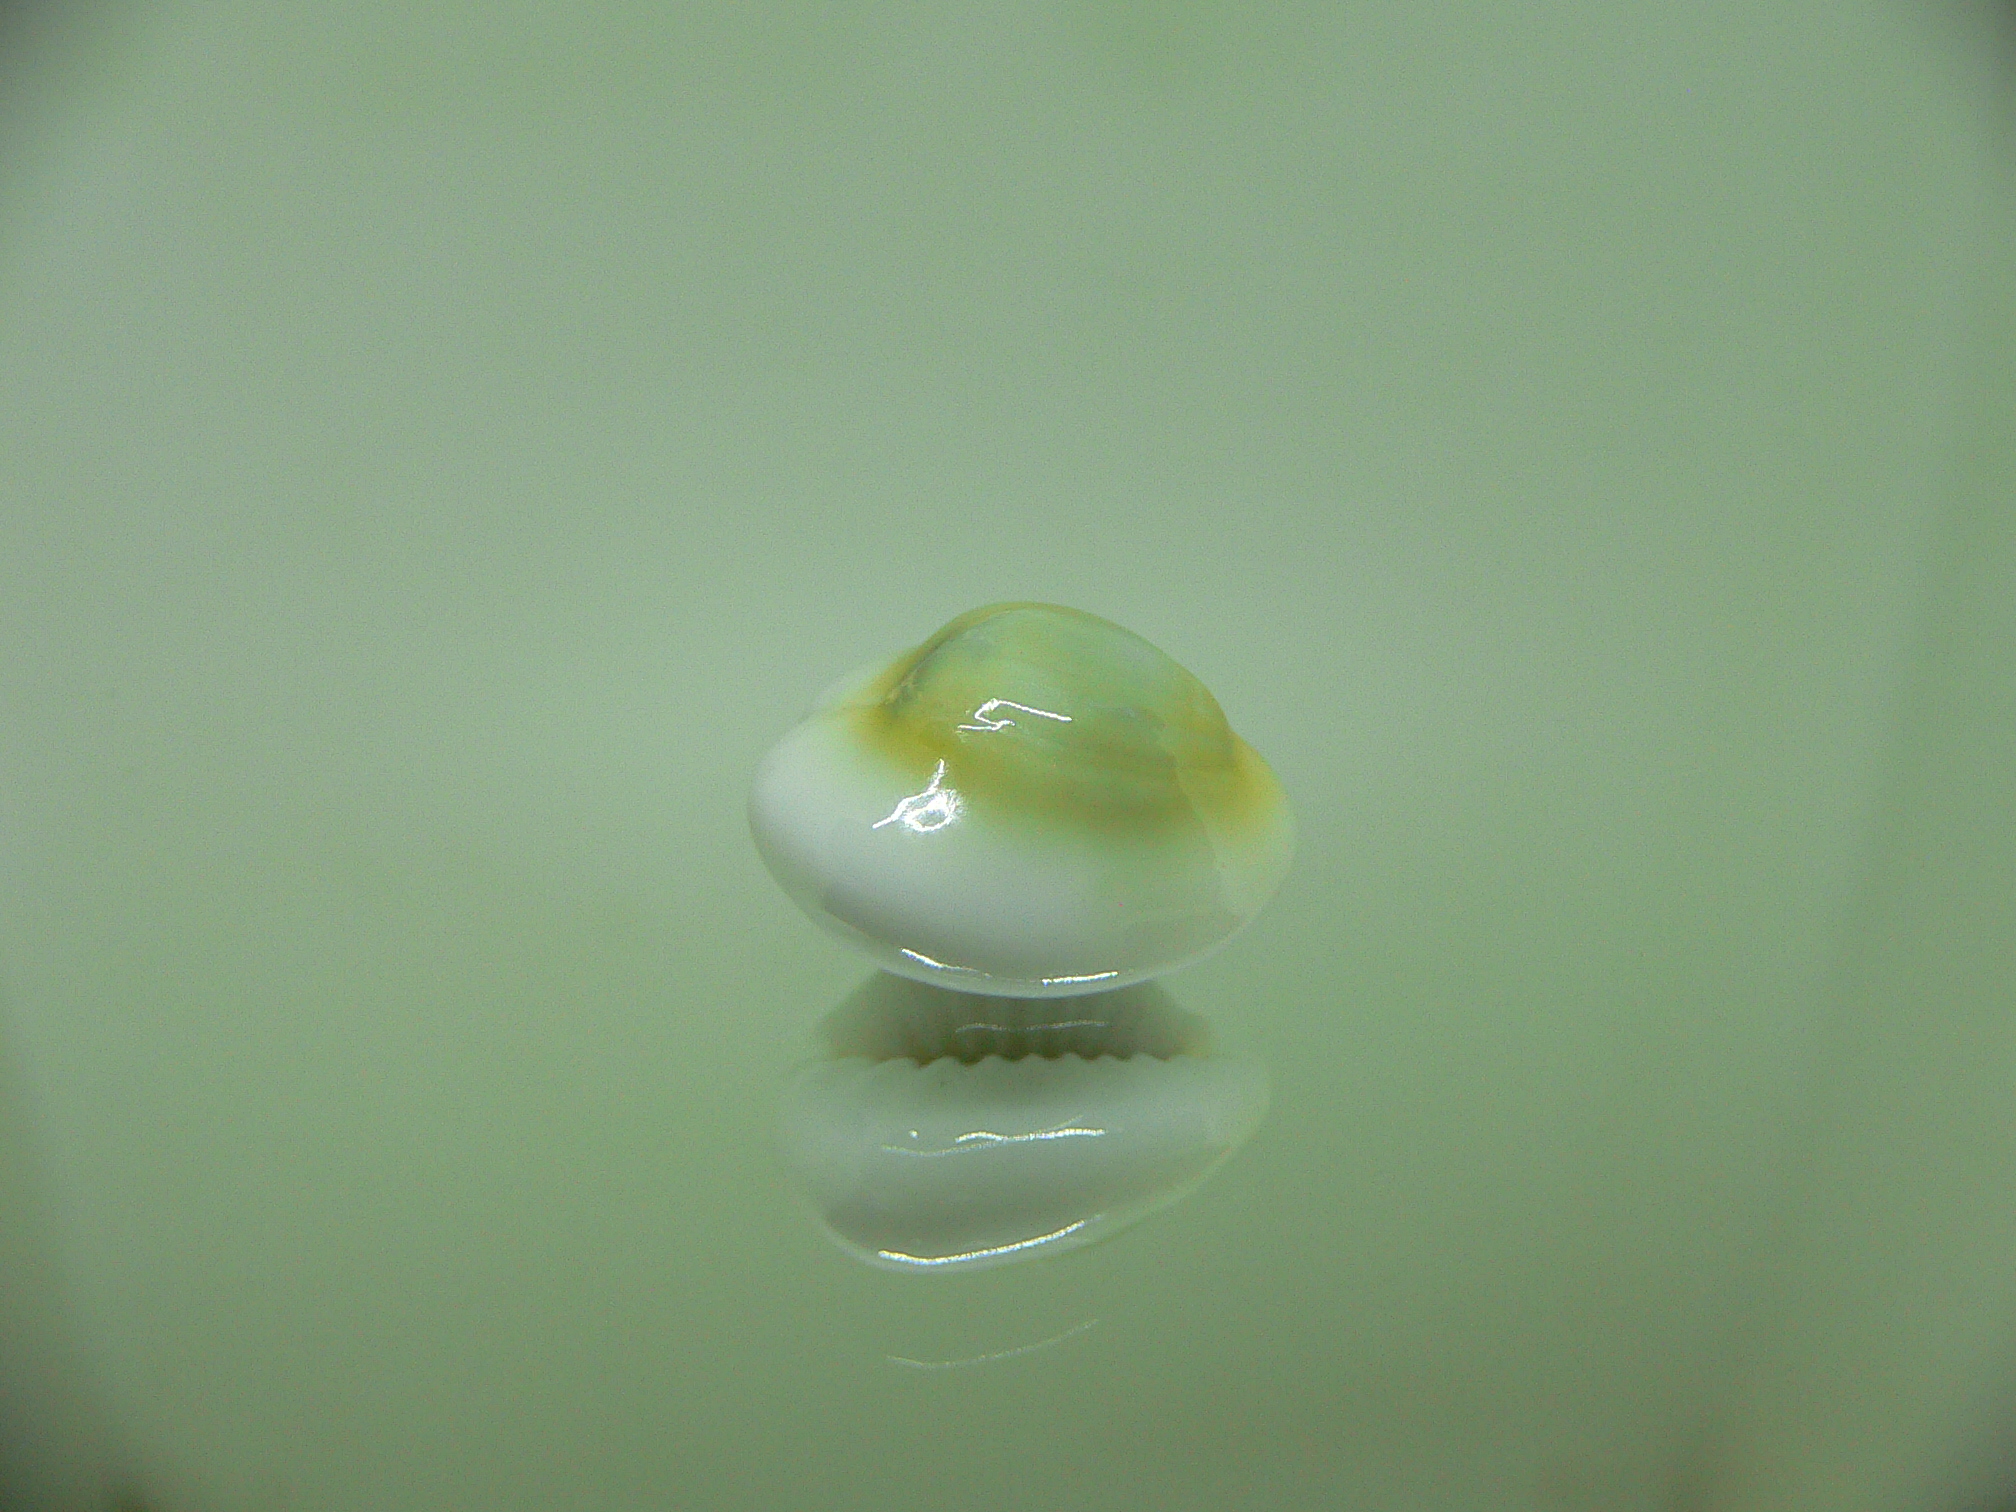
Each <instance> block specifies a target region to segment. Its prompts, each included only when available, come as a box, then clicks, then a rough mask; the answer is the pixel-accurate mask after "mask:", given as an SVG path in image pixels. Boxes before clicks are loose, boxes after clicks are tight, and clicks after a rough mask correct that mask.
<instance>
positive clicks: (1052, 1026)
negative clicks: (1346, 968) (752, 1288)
mask: <svg viewBox="0 0 2016 1512" xmlns="http://www.w3.org/2000/svg"><path fill="white" fill-rule="evenodd" d="M1108 998H1110V999H1114V1000H1120V1001H1115V1002H1113V1003H1112V1004H1111V1005H1110V1009H1111V1011H1110V1012H1108V1011H1107V1007H1106V1006H1104V1005H1105V1000H1106V999H1108ZM934 999H935V1000H939V1001H936V1002H934V1001H933V1000H934ZM997 1005H998V1006H999V1007H1000V1008H1001V1009H1002V1010H1003V1014H1002V1016H1003V1018H1004V1019H1005V1020H1006V1021H1005V1022H1003V1023H1000V1024H993V1025H989V1024H986V1023H985V1022H984V1020H985V1019H986V1018H987V1017H988V1015H989V1013H990V1010H992V1009H993V1008H994V1007H996V1006H997ZM1031 1007H1032V1005H1031V1004H1029V1003H1028V1002H1027V1001H1026V1000H1015V999H988V998H976V997H973V996H970V995H965V994H957V993H951V992H947V991H944V990H943V989H938V988H932V987H928V986H924V985H922V984H919V983H916V982H908V981H901V980H899V979H897V978H893V977H888V976H881V977H877V978H875V979H874V980H872V981H870V982H869V983H868V984H866V985H865V986H864V988H863V989H862V991H861V992H859V993H857V994H856V995H855V997H854V998H852V999H850V1001H849V1002H848V1003H847V1004H845V1005H843V1007H842V1008H841V1009H840V1010H838V1011H836V1013H835V1014H834V1015H832V1016H831V1017H829V1019H828V1033H829V1038H830V1039H831V1040H832V1041H834V1042H837V1043H836V1049H843V1050H844V1049H845V1048H847V1047H849V1046H852V1047H854V1048H856V1049H858V1050H861V1051H864V1052H867V1053H857V1054H839V1055H837V1056H836V1057H835V1058H832V1059H827V1060H822V1061H820V1062H817V1063H815V1064H813V1065H811V1066H809V1067H807V1068H805V1069H804V1070H803V1071H801V1072H800V1073H799V1074H798V1076H797V1077H796V1078H795V1079H794V1080H793V1081H792V1083H791V1085H790V1087H789V1089H788V1090H787V1092H786V1094H785V1098H784V1110H783V1143H784V1150H785V1156H786V1159H787V1161H788V1163H789V1165H790V1167H791V1170H792V1173H793V1175H794V1177H795V1179H796V1181H797V1183H798V1185H799V1186H800V1188H801V1189H802V1190H803V1191H804V1192H805V1193H806V1195H807V1196H808V1197H809V1198H810V1199H811V1201H812V1203H813V1205H814V1207H815V1208H816V1209H817V1211H818V1213H819V1215H820V1217H821V1218H822V1219H823V1220H824V1222H825V1224H826V1226H827V1228H828V1229H829V1231H830V1232H831V1233H832V1235H833V1237H834V1238H835V1239H837V1240H838V1241H839V1242H840V1244H841V1245H842V1247H843V1248H845V1249H847V1250H848V1251H849V1252H850V1253H852V1254H854V1255H855V1256H856V1257H857V1258H859V1259H862V1260H865V1261H866V1262H868V1263H869V1264H871V1265H875V1266H879V1267H881V1268H883V1269H887V1270H894V1271H909V1272H922V1273H930V1272H946V1271H964V1270H975V1269H980V1268H983V1267H987V1266H994V1265H1003V1264H1009V1263H1013V1262H1016V1261H1021V1260H1028V1259H1034V1258H1037V1257H1039V1256H1042V1255H1047V1254H1057V1253H1061V1252H1063V1251H1065V1250H1069V1249H1073V1248H1076V1247H1078V1246H1080V1245H1083V1244H1087V1243H1090V1242H1091V1241H1093V1240H1095V1239H1098V1238H1101V1237H1103V1236H1105V1235H1107V1234H1110V1233H1113V1232H1116V1231H1117V1230H1119V1229H1121V1228H1124V1227H1125V1226H1126V1225H1128V1224H1130V1223H1132V1222H1134V1221H1135V1220H1137V1219H1139V1218H1141V1217H1143V1216H1145V1215H1146V1214H1148V1213H1150V1212H1153V1211H1154V1210H1155V1209H1157V1208H1159V1207H1162V1206H1165V1205H1167V1204H1168V1203H1171V1202H1174V1201H1176V1200H1177V1199H1179V1198H1181V1197H1182V1196H1183V1195H1184V1194H1185V1193H1187V1192H1189V1191H1190V1190H1192V1189H1193V1188H1194V1187H1195V1186H1196V1185H1197V1184H1198V1183H1199V1182H1200V1181H1202V1180H1203V1179H1204V1177H1205V1176H1207V1175H1208V1174H1209V1173H1210V1172H1211V1170H1212V1169H1213V1168H1214V1167H1216V1166H1217V1165H1218V1164H1219V1163H1221V1162H1222V1161H1223V1160H1225V1159H1226V1157H1227V1156H1229V1155H1230V1154H1231V1153H1232V1152H1233V1151H1234V1150H1236V1149H1237V1148H1238V1147H1239V1146H1240V1145H1241V1144H1242V1143H1244V1142H1245V1140H1246V1139H1247V1137H1248V1136H1249V1135H1251V1133H1252V1132H1253V1130H1254V1129H1255V1128H1256V1127H1257V1126H1258V1124H1259V1122H1260V1119H1261V1118H1262V1116H1263V1115H1264V1114H1265V1112H1266V1106H1267V1081H1266V1075H1265V1073H1264V1071H1263V1070H1262V1069H1261V1067H1260V1066H1259V1065H1258V1064H1257V1063H1255V1062H1253V1061H1251V1060H1247V1059H1244V1058H1240V1057H1236V1056H1221V1055H1214V1054H1210V1053H1208V1052H1204V1051H1202V1050H1201V1046H1202V1043H1203V1036H1202V1035H1201V1033H1200V1032H1199V1029H1200V1027H1201V1026H1199V1025H1198V1024H1197V1021H1196V1020H1194V1019H1191V1018H1190V1016H1188V1015H1185V1014H1182V1013H1181V1011H1180V1010H1177V1009H1176V1008H1174V1006H1173V1004H1169V1003H1168V1001H1167V997H1166V994H1163V993H1162V992H1161V989H1159V988H1157V987H1153V986H1152V985H1151V986H1142V987H1135V988H1131V989H1124V990H1122V991H1120V992H1115V993H1111V994H1102V995H1099V996H1096V997H1090V998H1087V997H1079V998H1074V999H1073V1000H1072V1002H1071V1004H1070V1006H1069V1008H1068V1009H1064V1008H1062V1005H1060V1009H1059V1011H1060V1012H1062V1013H1066V1014H1068V1015H1069V1018H1070V1022H1062V1021H1061V1020H1058V1019H1046V1018H1045V1016H1044V1015H1043V1014H1042V1013H1040V1012H1039V1013H1031V1011H1030V1009H1031ZM1088 1013H1089V1015H1090V1016H1088ZM976 1015H977V1016H978V1018H979V1020H980V1021H981V1022H979V1023H977V1024H976V1023H975V1022H969V1021H974V1020H976ZM1102 1015H1103V1017H1102ZM934 1019H935V1022H934ZM836 1021H837V1022H836ZM1101 1024H1103V1025H1104V1027H1103V1029H1101V1028H1099V1027H1094V1026H1098V1025H1101ZM976 1028H982V1029H990V1030H992V1031H994V1032H993V1034H992V1035H991V1036H990V1035H989V1034H987V1033H980V1034H979V1035H978V1036H977V1037H975V1035H974V1031H975V1030H976ZM1102 1033H1103V1034H1105V1035H1106V1036H1107V1038H1108V1042H1110V1043H1112V1044H1114V1045H1116V1046H1117V1047H1118V1048H1119V1049H1121V1050H1123V1051H1129V1052H1131V1053H1127V1054H1125V1055H1124V1056H1121V1055H1114V1054H1111V1053H1096V1052H1097V1051H1098V1046H1099V1043H1100V1037H1101V1034H1102ZM962 1036H963V1037H962ZM990 1037H991V1038H997V1039H998V1040H999V1041H1000V1042H1001V1043H1004V1044H1008V1045H1009V1046H1010V1047H1011V1049H1016V1050H1022V1051H1025V1052H1027V1053H1022V1054H1020V1055H1019V1056H1018V1058H1015V1059H1007V1058H1004V1057H1003V1056H1001V1055H998V1054H985V1055H979V1056H977V1058H975V1057H972V1055H971V1050H972V1049H973V1048H975V1047H977V1046H978V1045H980V1044H984V1043H986V1042H988V1040H989V1039H990ZM919 1044H923V1045H925V1046H927V1048H926V1049H924V1050H923V1051H921V1052H918V1051H917V1050H916V1047H917V1046H918V1045H919ZM932 1044H937V1045H942V1046H946V1047H949V1048H948V1050H947V1053H942V1054H939V1055H937V1057H936V1058H934V1059H930V1060H928V1061H925V1062H923V1063H921V1064H920V1062H919V1061H918V1060H916V1059H912V1058H910V1057H909V1056H907V1055H896V1056H892V1057H890V1058H877V1057H878V1056H881V1055H883V1054H885V1053H886V1052H887V1051H889V1049H890V1048H891V1047H894V1046H904V1045H908V1046H910V1047H911V1049H912V1051H913V1053H925V1054H928V1053H930V1050H929V1048H928V1047H929V1046H930V1045H932ZM1059 1045H1069V1046H1073V1047H1074V1048H1071V1049H1067V1050H1065V1051H1064V1052H1063V1053H1057V1054H1046V1053H1042V1052H1043V1051H1044V1050H1046V1049H1054V1048H1055V1047H1056V1046H1059ZM1140 1045H1151V1046H1154V1047H1155V1048H1157V1049H1160V1050H1163V1051H1169V1050H1170V1049H1171V1047H1172V1046H1176V1045H1193V1046H1198V1047H1200V1048H1199V1050H1197V1051H1194V1052H1193V1051H1190V1050H1176V1051H1174V1052H1173V1053H1165V1054H1155V1053H1150V1051H1149V1050H1146V1049H1137V1048H1136V1047H1137V1046H1140ZM961 1046H965V1047H966V1051H965V1052H964V1053H965V1054H966V1055H967V1057H968V1058H961V1055H962V1051H961V1049H960V1048H959V1047H961ZM1085 1052H1094V1053H1085Z"/></svg>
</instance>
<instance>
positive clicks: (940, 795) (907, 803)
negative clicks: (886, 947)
mask: <svg viewBox="0 0 2016 1512" xmlns="http://www.w3.org/2000/svg"><path fill="white" fill-rule="evenodd" d="M944 783H945V763H944V762H942V761H941V762H939V763H938V770H937V771H935V772H933V773H932V774H931V782H930V785H929V786H927V787H926V788H925V789H924V791H923V792H921V793H912V794H911V795H910V796H909V797H907V798H899V799H897V800H896V807H894V808H893V809H891V810H890V811H889V812H888V814H887V815H886V816H884V817H883V818H880V819H877V820H876V821H875V822H874V823H873V824H871V825H869V826H868V828H870V829H880V828H882V826H883V825H885V824H900V825H902V826H903V827H904V828H905V829H908V830H915V831H916V832H917V833H918V834H920V835H928V834H930V833H931V832H932V831H933V830H941V829H943V828H945V826H946V825H948V824H950V823H951V822H952V821H953V820H954V819H957V818H958V817H959V808H960V803H959V794H958V792H957V790H956V789H953V788H948V787H946V786H945V785H944ZM904 954H906V955H907V954H909V952H908V951H905V952H904ZM931 964H933V965H934V966H935V965H936V964H937V962H935V961H934V962H932V963H931Z"/></svg>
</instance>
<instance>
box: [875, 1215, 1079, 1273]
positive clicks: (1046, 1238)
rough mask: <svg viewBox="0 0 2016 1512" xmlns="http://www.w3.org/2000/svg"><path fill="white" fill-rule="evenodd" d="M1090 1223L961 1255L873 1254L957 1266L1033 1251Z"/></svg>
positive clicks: (907, 1261)
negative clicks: (1019, 1251)
mask: <svg viewBox="0 0 2016 1512" xmlns="http://www.w3.org/2000/svg"><path fill="white" fill-rule="evenodd" d="M1091 1221H1092V1220H1091V1219H1090V1218H1080V1219H1079V1220H1078V1221H1077V1222H1076V1223H1067V1224H1065V1225H1064V1227H1062V1228H1061V1229H1052V1230H1051V1231H1050V1232H1049V1233H1047V1234H1038V1235H1037V1236H1036V1237H1035V1238H1034V1239H1017V1240H1016V1241H1015V1242H1014V1243H1013V1244H997V1245H995V1246H994V1247H993V1248H992V1249H976V1250H967V1251H966V1252H965V1253H964V1254H963V1255H906V1254H904V1253H903V1251H901V1250H877V1251H875V1253H876V1254H878V1255H880V1256H881V1257H882V1258H883V1259H884V1260H894V1261H895V1262H896V1263H897V1264H899V1265H957V1264H958V1263H959V1262H960V1261H962V1260H987V1259H991V1258H992V1257H993V1256H995V1255H1012V1254H1014V1253H1015V1252H1016V1251H1017V1250H1026V1249H1034V1248H1035V1247H1036V1246H1037V1245H1039V1244H1048V1243H1050V1241H1051V1240H1053V1239H1062V1238H1064V1237H1066V1236H1067V1235H1070V1234H1075V1233H1077V1232H1078V1230H1080V1229H1082V1228H1083V1227H1085V1225H1086V1224H1088V1223H1090V1222H1091Z"/></svg>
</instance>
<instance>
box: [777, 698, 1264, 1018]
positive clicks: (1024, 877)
mask: <svg viewBox="0 0 2016 1512" xmlns="http://www.w3.org/2000/svg"><path fill="white" fill-rule="evenodd" d="M929 781H930V778H929V774H928V773H927V774H922V775H921V776H920V775H918V774H906V773H902V772H898V771H896V770H894V769H893V768H892V766H891V764H890V763H889V762H888V761H887V760H886V759H885V758H883V757H881V756H879V755H877V754H875V753H873V752H868V751H863V750H861V749H860V748H859V746H858V745H857V744H856V743H855V742H854V741H853V740H852V739H851V738H850V735H849V732H848V730H847V727H846V725H845V724H844V722H841V721H836V720H830V719H821V718H817V717H815V718H813V719H809V720H807V721H806V722H805V723H803V724H801V725H799V726H798V727H797V728H796V729H794V730H792V731H791V732H790V733H789V734H788V735H786V736H785V737H784V739H783V740H781V741H779V742H778V743H777V745H776V746H775V747H774V748H773V749H772V750H771V751H770V753H769V755H767V756H766V757H765V758H764V759H763V762H762V764H761V766H760V767H759V768H758V770H757V774H756V780H755V783H754V786H753V788H752V791H751V794H750V800H749V826H750V832H751V834H752V835H753V836H754V837H755V840H756V847H757V850H758V852H759V853H760V854H761V856H762V857H763V860H764V863H765V864H766V865H767V866H768V867H769V869H770V872H771V874H772V875H773V876H774V877H776V879H777V881H778V883H779V884H780V885H781V886H782V887H783V888H784V890H785V892H786V893H787V894H788V895H789V896H790V897H791V898H792V900H793V901H794V902H796V903H797V904H798V905H799V907H801V908H802V909H804V911H805V912H806V913H807V914H808V915H809V916H810V917H811V918H813V919H814V920H816V921H817V922H818V923H819V924H821V925H823V926H824V927H825V928H826V929H828V930H829V931H831V932H832V933H834V934H836V935H838V936H839V937H840V938H842V939H844V940H846V941H848V942H849V943H850V944H853V945H855V946H856V947H857V948H859V949H861V950H864V951H866V952H867V953H868V954H869V955H871V956H872V957H874V959H875V963H876V964H877V965H878V966H881V967H882V968H883V969H884V970H887V971H893V972H896V973H898V974H899V975H903V976H910V977H915V978H917V979H918V980H920V981H928V982H931V983H933V984H934V985H937V986H941V987H949V988H952V989H953V990H955V991H962V992H978V993H991V994H994V995H997V996H1006V997H1068V996H1071V995H1074V994H1077V993H1084V992H1100V991H1105V990H1107V989H1109V988H1113V987H1119V986H1124V985H1126V984H1127V983H1129V982H1138V981H1141V980H1144V979H1145V978H1147V977H1150V976H1154V975H1157V974H1159V973H1161V972H1164V971H1169V970H1173V969H1174V968H1176V967H1178V966H1182V965H1187V964H1188V963H1190V962H1191V961H1194V960H1197V959H1199V958H1200V957H1202V956H1205V955H1209V954H1210V953H1211V952H1212V951H1213V950H1216V949H1217V948H1218V947H1219V946H1220V945H1222V944H1223V943H1224V942H1225V941H1226V940H1227V939H1229V938H1230V937H1231V936H1232V935H1233V934H1234V933H1235V932H1236V931H1237V930H1238V929H1239V928H1240V926H1241V925H1243V924H1244V923H1245V922H1246V921H1247V920H1248V919H1249V918H1251V917H1252V914H1253V913H1254V912H1255V911H1257V909H1258V907H1259V905H1260V903H1261V902H1264V901H1265V898H1266V896H1267V895H1269V894H1271V893H1272V892H1273V890H1274V888H1275V886H1276V885H1277V884H1278V883H1279V881H1280V878H1281V876H1282V875H1283V874H1284V873H1285V872H1286V870H1287V866H1288V858H1289V855H1290V853H1291V851H1292V849H1293V833H1292V829H1291V828H1290V826H1289V821H1288V818H1287V812H1286V805H1285V803H1284V804H1283V805H1282V806H1281V810H1280V814H1279V817H1278V819H1277V820H1276V821H1275V822H1271V823H1266V824H1262V825H1259V826H1256V827H1255V828H1254V829H1252V830H1251V831H1250V832H1247V833H1245V834H1242V835H1238V836H1219V837H1214V836H1212V835H1210V834H1208V833H1207V832H1206V831H1204V830H1203V828H1202V827H1201V826H1191V827H1188V828H1180V827H1177V828H1171V829H1167V830H1163V831H1158V832H1153V833H1147V834H1122V835H1109V836H1084V835H1072V834H1068V833H1059V832H1057V831H1055V830H1054V829H1050V828H1047V827H1041V826H1038V827H1032V828H1022V827H1017V826H1015V825H1013V824H1012V823H1009V822H1005V821H1000V820H987V819H984V818H980V819H973V820H971V821H969V822H953V823H948V824H944V825H942V826H939V827H936V828H932V829H926V830H921V831H920V830H918V829H915V828H910V827H906V826H904V825H902V824H890V823H887V822H884V821H886V820H887V818H888V816H889V815H890V814H891V813H892V812H894V811H895V810H897V809H898V808H899V807H900V806H901V805H902V804H903V803H904V802H905V801H906V799H907V798H909V797H912V796H914V795H915V794H916V793H918V792H919V791H922V790H925V789H927V788H928V786H929Z"/></svg>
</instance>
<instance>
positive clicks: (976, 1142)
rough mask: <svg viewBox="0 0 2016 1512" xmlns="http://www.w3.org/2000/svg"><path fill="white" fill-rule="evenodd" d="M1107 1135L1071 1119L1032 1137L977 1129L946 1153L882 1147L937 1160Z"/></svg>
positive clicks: (1100, 1130)
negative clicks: (999, 1147) (970, 1152)
mask: <svg viewBox="0 0 2016 1512" xmlns="http://www.w3.org/2000/svg"><path fill="white" fill-rule="evenodd" d="M1105 1133H1106V1131H1105V1130H1104V1129H1100V1128H1093V1127H1089V1126H1087V1125H1085V1124H1080V1123H1073V1122H1071V1121H1069V1120H1068V1119H1067V1120H1066V1121H1065V1122H1063V1123H1061V1124H1056V1125H1053V1126H1052V1127H1050V1128H1048V1129H1037V1130H1034V1131H1033V1132H1031V1133H1028V1134H996V1133H995V1132H994V1131H993V1130H992V1129H975V1130H973V1131H972V1132H971V1133H970V1134H961V1135H959V1136H957V1137H956V1138H955V1139H954V1140H953V1141H952V1143H951V1145H950V1146H948V1147H947V1148H945V1149H943V1150H913V1149H910V1148H909V1147H907V1146H905V1145H884V1146H882V1148H883V1150H884V1151H886V1152H887V1153H889V1154H891V1155H915V1156H919V1157H921V1158H923V1159H926V1160H935V1159H937V1158H938V1157H939V1156H941V1155H958V1154H962V1153H963V1152H965V1151H967V1150H974V1149H987V1148H989V1147H990V1146H993V1145H1017V1144H1035V1143H1037V1142H1038V1141H1039V1140H1045V1139H1098V1138H1101V1137H1102V1136H1104V1134H1105ZM910 1137H911V1138H912V1139H915V1138H917V1137H918V1134H917V1131H916V1130H915V1129H912V1130H911V1131H910Z"/></svg>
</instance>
